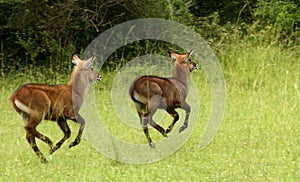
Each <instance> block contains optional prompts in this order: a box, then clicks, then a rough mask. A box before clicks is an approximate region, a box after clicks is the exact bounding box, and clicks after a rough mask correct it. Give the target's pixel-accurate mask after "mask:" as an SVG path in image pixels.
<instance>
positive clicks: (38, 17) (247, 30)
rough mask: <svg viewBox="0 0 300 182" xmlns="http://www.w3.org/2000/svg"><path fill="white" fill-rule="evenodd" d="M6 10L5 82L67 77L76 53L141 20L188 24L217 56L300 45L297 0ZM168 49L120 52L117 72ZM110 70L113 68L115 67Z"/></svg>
mask: <svg viewBox="0 0 300 182" xmlns="http://www.w3.org/2000/svg"><path fill="white" fill-rule="evenodd" d="M0 9H1V12H0V15H1V18H0V23H1V27H0V34H1V44H0V45H1V57H0V58H1V65H2V66H1V68H0V73H1V76H2V77H4V76H5V75H6V74H7V73H8V72H10V71H11V70H22V69H30V68H32V67H35V68H37V67H45V68H50V70H51V71H53V72H57V73H59V74H65V73H67V72H69V71H70V70H69V68H70V61H69V60H70V58H71V55H72V54H74V53H76V54H80V53H82V52H83V51H84V49H85V47H86V46H87V45H88V44H89V43H90V42H91V41H92V40H93V39H94V38H95V37H97V36H98V35H99V34H100V33H102V32H103V31H105V30H107V29H109V28H111V27H113V26H115V25H117V24H119V23H122V22H125V21H128V20H133V19H137V18H164V19H170V20H174V21H177V22H180V23H183V24H185V25H188V26H190V27H192V28H194V29H195V30H196V31H197V32H199V33H200V34H201V36H202V37H203V38H204V39H205V40H207V41H208V42H209V43H210V44H211V45H212V47H214V48H215V49H216V51H220V49H221V48H222V47H223V46H226V45H227V44H230V43H231V42H232V41H235V40H244V38H245V37H246V38H249V39H250V40H252V41H253V42H259V43H266V44H283V45H285V46H287V47H293V46H298V45H299V42H300V39H299V37H300V36H299V34H300V33H299V32H300V30H299V20H300V17H299V16H300V12H299V9H300V8H299V3H298V1H292V0H282V1H277V0H269V1H266V0H242V1H238V0H233V1H232V0H222V1H219V0H218V1H215V2H214V3H211V1H208V0H201V1H200V0H192V1H190V0H166V1H159V0H146V1H139V0H111V1H105V0H96V1H94V0H93V1H91V0H85V1H78V0H68V1H49V0H42V1H39V0H32V1H28V0H22V1H21V0H20V1H19V0H5V1H1V3H0ZM168 46H169V45H166V44H164V43H157V42H151V41H144V42H143V41H142V42H136V43H133V44H130V45H127V46H126V47H123V48H121V49H120V50H118V51H116V53H114V55H112V56H116V58H118V59H115V60H118V61H112V60H113V58H112V57H111V58H110V60H109V62H110V63H113V65H115V66H114V67H113V68H116V67H117V66H118V64H119V63H124V60H129V58H130V56H134V55H133V53H135V52H138V54H143V53H144V52H148V53H149V52H151V51H150V50H152V52H155V51H156V52H157V51H159V50H162V49H160V48H166V47H168ZM146 47H147V48H146ZM156 48H157V49H156ZM143 50H144V51H143ZM124 53H126V54H124ZM125 55H126V57H125V59H123V58H124V56H125ZM106 65H107V66H106V68H107V69H112V68H111V66H112V64H106ZM119 66H120V65H119ZM62 68H65V69H62ZM66 68H67V69H66ZM53 81H55V80H53Z"/></svg>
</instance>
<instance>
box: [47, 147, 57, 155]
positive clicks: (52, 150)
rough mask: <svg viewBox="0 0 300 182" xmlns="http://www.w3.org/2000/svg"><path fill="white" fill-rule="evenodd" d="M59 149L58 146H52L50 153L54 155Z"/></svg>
mask: <svg viewBox="0 0 300 182" xmlns="http://www.w3.org/2000/svg"><path fill="white" fill-rule="evenodd" d="M57 149H58V147H57V146H55V147H51V148H50V150H49V153H50V155H52V154H53V153H54V152H55V151H56V150H57Z"/></svg>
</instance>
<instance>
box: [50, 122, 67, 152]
mask: <svg viewBox="0 0 300 182" xmlns="http://www.w3.org/2000/svg"><path fill="white" fill-rule="evenodd" d="M57 124H58V126H59V127H60V129H61V130H62V131H63V132H64V137H63V138H62V139H61V140H60V141H59V142H57V143H56V144H55V146H53V147H51V148H50V154H53V153H54V152H55V151H56V150H57V149H59V148H60V147H61V145H62V144H63V143H64V142H65V141H66V140H67V139H68V138H70V135H71V130H70V128H69V126H68V123H67V121H66V120H58V121H57Z"/></svg>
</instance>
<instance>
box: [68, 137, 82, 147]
mask: <svg viewBox="0 0 300 182" xmlns="http://www.w3.org/2000/svg"><path fill="white" fill-rule="evenodd" d="M79 143H80V138H76V139H75V140H74V141H73V142H72V143H70V145H69V148H71V147H74V146H76V145H78V144H79Z"/></svg>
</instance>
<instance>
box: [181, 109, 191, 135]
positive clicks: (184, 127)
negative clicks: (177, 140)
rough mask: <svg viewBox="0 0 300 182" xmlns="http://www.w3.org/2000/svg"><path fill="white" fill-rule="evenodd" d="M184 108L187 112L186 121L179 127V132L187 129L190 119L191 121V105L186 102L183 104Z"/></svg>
mask: <svg viewBox="0 0 300 182" xmlns="http://www.w3.org/2000/svg"><path fill="white" fill-rule="evenodd" d="M182 109H184V110H185V112H186V114H185V119H184V123H183V125H182V126H181V127H180V128H179V133H180V132H182V131H183V130H185V129H186V128H187V127H188V121H189V117H190V111H191V107H190V106H189V105H188V104H187V103H184V104H183V105H182Z"/></svg>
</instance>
